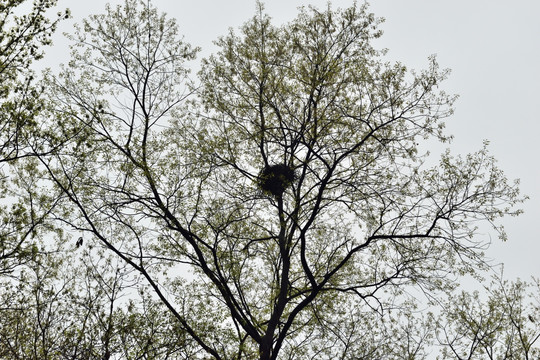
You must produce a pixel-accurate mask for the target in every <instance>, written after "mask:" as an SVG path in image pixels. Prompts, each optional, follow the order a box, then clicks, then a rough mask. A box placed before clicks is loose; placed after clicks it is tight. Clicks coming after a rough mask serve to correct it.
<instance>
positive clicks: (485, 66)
mask: <svg viewBox="0 0 540 360" xmlns="http://www.w3.org/2000/svg"><path fill="white" fill-rule="evenodd" d="M107 2H109V3H111V4H114V5H116V4H121V3H123V0H111V1H106V0H92V1H81V0H59V7H61V8H65V7H69V8H70V9H71V11H72V15H73V19H71V20H70V21H67V22H64V23H63V24H62V26H61V27H60V29H59V32H58V34H57V36H56V37H55V44H54V47H53V48H52V49H48V50H47V51H48V56H47V57H46V59H45V62H46V64H47V66H50V67H53V68H54V67H55V66H56V65H57V64H58V62H60V61H62V62H66V61H67V59H68V58H67V56H66V54H67V52H68V49H67V42H66V41H65V40H64V39H63V36H62V35H61V32H64V31H65V32H71V31H72V26H73V23H74V22H80V20H81V19H82V18H84V17H86V16H88V15H90V14H93V13H101V12H103V10H104V8H105V4H106V3H107ZM153 3H154V5H156V6H157V7H158V8H159V9H160V10H161V11H164V12H166V13H167V14H168V15H169V16H170V17H174V18H176V19H177V21H178V23H179V27H180V31H181V33H183V34H184V35H185V39H186V40H187V41H188V42H190V43H192V44H193V45H196V46H200V47H202V49H203V51H202V53H201V55H202V56H207V55H209V54H210V53H212V51H213V50H214V49H215V47H214V46H213V44H212V41H213V40H215V39H216V38H217V37H218V36H220V35H224V34H225V33H226V32H227V31H228V29H229V28H230V27H232V28H237V27H238V26H240V25H241V24H243V23H244V22H245V21H247V20H248V19H249V18H250V17H251V16H252V15H253V14H254V11H255V0H227V1H223V0H191V1H184V0H174V1H173V0H154V2H153ZM358 3H362V1H358ZM308 4H313V5H315V6H317V7H320V8H322V7H325V6H326V4H327V1H326V0H316V1H303V0H268V1H266V10H267V12H268V13H269V14H270V15H271V16H272V18H273V19H274V21H275V23H276V24H279V23H283V22H286V21H289V20H291V19H293V18H294V17H295V15H296V12H297V11H296V9H297V7H298V6H301V5H308ZM332 4H333V6H334V7H347V6H350V5H351V4H352V0H335V1H332ZM370 4H371V6H370V10H371V11H372V12H373V13H375V15H376V16H379V17H384V18H385V19H386V21H385V22H384V23H383V24H382V26H381V28H382V30H383V31H384V35H383V37H382V38H381V39H380V40H378V42H377V45H378V46H379V47H381V48H382V47H384V48H388V49H389V51H390V52H389V55H388V56H389V59H391V60H399V61H400V62H402V63H403V64H404V65H406V66H407V67H409V68H413V69H418V70H420V69H422V68H425V67H427V64H428V62H427V57H428V56H429V55H431V54H436V55H437V58H438V62H439V64H440V66H441V68H450V69H452V74H451V76H450V78H449V79H448V80H447V81H446V83H443V84H442V85H441V88H442V89H443V90H445V91H446V92H448V93H453V94H459V95H460V98H459V100H458V101H457V103H456V105H455V108H456V109H455V110H456V111H455V114H454V115H453V116H452V117H451V118H449V119H448V121H447V129H448V132H449V133H451V134H453V135H454V136H455V139H454V141H453V142H452V143H451V144H450V145H449V146H450V148H451V149H452V151H453V152H454V153H468V152H473V151H476V150H478V149H480V148H481V146H482V142H483V140H484V139H486V140H489V141H490V147H489V149H490V151H491V153H492V154H493V155H494V156H495V157H496V158H497V159H498V160H499V165H500V167H501V168H502V169H503V170H504V171H505V173H506V174H507V176H508V177H509V178H510V179H514V178H520V179H521V184H522V186H521V188H522V191H523V193H525V194H527V195H529V196H530V200H529V201H528V202H527V203H526V204H525V205H524V206H523V208H524V210H525V214H524V215H522V216H520V217H518V218H506V219H504V220H503V224H504V225H505V227H506V229H507V232H508V237H509V239H508V242H506V243H502V242H501V241H500V240H498V238H497V236H496V234H495V233H494V232H491V233H490V234H488V233H486V234H484V235H483V236H485V237H488V236H490V235H491V237H492V242H493V243H492V246H491V248H490V250H489V251H488V252H487V253H488V255H489V256H490V257H491V258H493V259H494V262H495V263H500V262H504V263H505V274H506V276H507V277H509V278H514V277H517V276H519V277H521V278H523V279H528V278H529V277H530V276H532V275H534V276H537V277H539V276H540V261H538V259H537V258H538V257H539V255H540V236H539V235H538V224H540V218H539V215H540V212H539V211H538V209H539V208H540V167H539V165H540V161H539V159H538V157H539V156H540V141H537V138H538V136H539V134H540V118H539V112H540V111H539V109H538V103H539V102H540V21H539V20H538V17H539V14H540V1H539V0H513V1H511V2H510V1H507V0H506V1H503V0H454V1H442V0H373V1H372V2H371V3H370Z"/></svg>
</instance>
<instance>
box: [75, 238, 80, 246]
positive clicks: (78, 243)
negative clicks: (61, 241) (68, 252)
mask: <svg viewBox="0 0 540 360" xmlns="http://www.w3.org/2000/svg"><path fill="white" fill-rule="evenodd" d="M75 245H77V247H80V246H82V236H81V237H80V238H79V240H77V242H76V243H75Z"/></svg>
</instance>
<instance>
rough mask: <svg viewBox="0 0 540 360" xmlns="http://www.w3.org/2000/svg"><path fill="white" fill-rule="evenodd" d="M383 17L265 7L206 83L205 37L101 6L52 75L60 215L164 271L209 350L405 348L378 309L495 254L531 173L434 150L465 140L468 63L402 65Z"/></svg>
mask: <svg viewBox="0 0 540 360" xmlns="http://www.w3.org/2000/svg"><path fill="white" fill-rule="evenodd" d="M380 21H381V20H380V19H377V18H375V17H374V15H372V14H369V13H368V12H367V7H366V6H358V5H356V4H355V5H353V6H351V7H350V8H347V9H343V10H339V9H338V10H334V9H332V8H331V6H328V8H327V9H324V10H318V9H315V8H313V7H307V8H302V9H300V12H299V15H298V17H297V18H296V19H295V20H293V21H292V22H290V23H288V24H285V25H282V26H274V25H272V23H271V20H270V18H269V17H268V16H267V15H265V13H264V9H263V6H262V5H261V4H258V7H257V13H256V15H255V16H254V17H253V18H252V19H251V20H250V21H248V22H247V23H246V24H245V25H244V26H242V28H241V29H240V34H238V35H237V34H235V33H234V32H231V33H229V34H228V35H226V36H224V37H222V38H220V39H219V40H218V41H217V45H218V46H219V48H220V50H219V51H218V52H217V53H216V54H215V55H213V56H211V57H209V58H208V59H205V60H203V62H202V69H201V71H200V73H199V81H200V85H199V86H196V87H194V86H193V84H192V83H191V82H190V80H189V78H188V70H187V67H186V64H185V62H186V61H188V60H191V59H193V58H194V56H195V53H196V50H197V49H193V48H191V47H190V46H189V45H188V44H186V43H185V42H184V41H182V39H180V38H179V36H178V30H177V27H176V24H175V23H174V21H172V20H167V19H166V17H165V16H164V15H159V14H158V12H157V10H156V9H155V8H154V7H152V5H151V4H150V3H149V2H144V1H137V0H126V2H125V4H124V6H122V7H121V6H119V7H116V8H112V7H107V9H106V12H105V14H103V15H94V16H91V17H90V18H89V20H88V21H85V22H84V24H83V26H82V27H81V28H79V30H78V32H77V33H76V34H75V36H74V37H73V40H74V45H75V49H76V50H77V49H78V51H75V52H74V55H73V58H72V61H71V62H70V63H69V65H68V66H67V67H65V68H64V70H63V71H62V72H61V73H60V75H59V76H53V75H52V74H51V75H49V80H48V81H49V82H48V86H50V87H51V89H52V91H51V99H50V100H51V102H52V105H51V112H50V115H49V117H50V118H54V119H55V122H54V123H50V127H51V130H50V133H55V134H65V136H60V137H59V140H58V142H59V143H61V144H62V146H61V147H60V146H56V147H55V146H52V148H51V149H49V151H48V153H47V154H46V155H43V156H40V161H41V166H42V168H43V169H45V172H46V174H47V177H48V179H49V180H50V181H51V183H52V184H53V185H51V186H53V189H55V191H61V192H62V196H61V198H60V200H59V201H61V204H62V206H59V207H57V208H55V209H54V211H53V214H52V216H53V217H55V218H56V219H58V221H61V222H62V223H63V224H66V225H67V226H70V227H71V228H72V229H74V230H76V231H78V232H83V233H85V234H87V236H86V237H88V238H91V240H89V241H91V242H92V243H94V242H98V243H99V244H101V245H102V246H104V247H106V248H107V249H108V250H109V251H111V252H112V253H114V254H115V255H116V256H118V258H119V259H121V260H122V261H124V262H125V263H126V264H128V265H129V266H131V267H132V268H133V269H134V270H135V271H137V272H138V273H140V274H141V276H142V277H143V278H144V279H146V281H147V284H148V286H149V288H150V289H152V290H153V293H154V296H155V298H156V299H157V300H159V301H160V302H161V303H162V304H164V306H166V308H167V309H168V311H169V312H170V314H172V316H174V318H175V319H176V321H177V324H178V327H179V328H180V329H182V331H183V332H185V334H186V336H188V337H189V338H191V339H192V340H193V341H194V342H195V343H196V346H197V348H198V351H196V352H194V353H192V354H191V355H190V356H191V357H190V358H192V359H194V358H201V359H203V358H204V359H206V358H209V357H210V358H214V359H246V358H247V359H261V360H267V359H278V358H288V359H309V358H324V359H326V358H332V357H339V358H343V359H348V358H358V357H359V355H358V354H359V351H367V350H368V347H367V346H364V344H365V345H368V344H369V343H368V342H367V341H366V339H369V338H373V339H379V340H380V341H381V345H380V347H379V348H378V349H374V350H373V351H371V352H370V351H367V352H366V353H365V357H364V358H366V359H367V358H370V357H371V358H373V356H381V357H384V356H389V355H388V354H391V353H392V351H394V353H397V351H398V350H397V349H398V347H396V346H401V345H399V344H398V345H395V344H394V342H393V339H389V338H387V337H386V338H385V337H384V336H383V335H384V331H386V330H384V328H383V327H377V326H376V325H380V322H378V321H377V320H375V322H374V323H370V322H368V321H371V320H369V319H373V318H372V317H371V316H372V315H374V314H377V313H379V314H381V316H385V314H387V313H388V311H390V309H395V308H396V307H398V308H399V307H400V306H404V307H405V306H407V305H406V303H407V292H406V291H405V290H407V289H410V288H415V289H420V290H421V291H423V292H425V293H426V294H428V295H429V296H436V294H437V293H438V292H439V291H448V290H450V289H452V288H453V286H454V285H455V279H456V277H458V276H460V275H463V274H466V273H471V274H474V273H475V272H476V271H478V269H481V268H485V267H486V264H485V262H484V260H483V257H482V253H481V250H482V248H483V247H484V245H486V244H483V243H480V242H479V241H478V240H476V239H475V237H474V234H475V230H476V227H475V226H476V224H477V222H479V221H487V222H489V223H491V224H494V228H495V229H496V230H497V231H498V232H499V234H500V236H501V238H503V239H504V238H505V234H504V230H503V229H502V227H499V225H495V224H496V221H497V219H498V218H500V217H502V216H504V215H508V214H510V215H515V214H518V213H519V211H518V210H516V209H515V206H516V205H517V204H518V203H519V202H520V201H521V200H522V197H521V196H520V195H519V191H518V187H517V183H509V182H508V181H507V180H506V178H505V176H504V174H503V173H502V171H500V170H499V169H498V168H497V167H496V166H495V160H494V159H493V158H492V157H490V156H489V154H488V151H487V149H486V147H484V148H483V149H481V150H480V151H479V152H477V153H474V154H471V155H468V156H466V157H465V158H461V157H453V156H451V155H450V153H449V152H445V153H443V154H442V156H441V160H440V163H439V164H438V166H435V167H433V168H428V167H426V166H425V165H424V163H425V161H424V160H425V159H426V157H427V154H421V153H420V152H419V150H418V144H419V141H421V140H426V139H430V138H431V139H436V140H439V141H442V142H446V141H448V140H449V139H450V137H449V136H447V135H445V134H444V131H443V130H444V119H445V118H446V117H447V116H449V115H450V114H451V112H452V110H451V105H452V103H453V100H454V97H452V96H448V95H446V94H444V92H440V91H439V90H438V86H439V84H440V83H441V82H442V81H443V80H444V79H445V77H446V76H447V74H448V71H445V70H440V69H439V67H438V65H437V62H436V60H435V59H434V58H430V60H429V68H428V69H427V70H425V71H422V72H420V73H415V72H410V71H408V70H407V69H406V67H405V66H403V65H402V64H399V63H398V64H388V63H386V62H384V52H383V51H378V50H376V49H374V48H373V47H372V46H371V45H370V42H371V41H372V40H373V39H374V38H377V37H379V36H380V35H381V32H380V31H378V30H377V26H378V24H379V23H380ZM190 94H191V95H192V96H190V97H189V98H188V96H189V95H190ZM186 99H187V101H186ZM65 138H68V139H70V141H69V142H66V141H65V140H64V139H65ZM53 145H54V144H53ZM51 193H54V191H52V192H51ZM49 201H52V199H50V200H49ZM85 243H86V240H85ZM364 320H365V321H366V329H364V331H362V330H363V329H361V328H359V325H358V324H359V323H362V321H364ZM411 323H413V322H411ZM368 325H374V326H368ZM402 330H404V331H405V333H406V334H409V335H410V336H412V337H415V338H416V339H417V340H418V341H417V343H418V344H422V343H423V342H424V341H425V339H426V334H422V333H419V334H416V333H414V332H411V331H409V330H407V329H406V328H404V329H402ZM407 331H408V332H407ZM366 332H367V333H366ZM366 334H367V335H366ZM410 338H411V337H409V338H404V339H405V340H407V339H410ZM375 343H376V342H373V343H372V344H375ZM400 344H401V343H400ZM403 344H406V341H404V343H403ZM383 345H384V346H386V347H387V348H388V349H389V350H387V352H386V353H385V354H386V355H384V354H382V355H381V354H379V353H377V352H376V351H382V350H380V349H382V348H383ZM410 346H411V344H409V347H408V348H407V351H408V353H409V354H410V356H412V357H414V356H419V355H420V352H419V351H418V349H415V348H413V347H410ZM415 354H416V355H415Z"/></svg>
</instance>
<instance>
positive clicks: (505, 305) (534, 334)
mask: <svg viewBox="0 0 540 360" xmlns="http://www.w3.org/2000/svg"><path fill="white" fill-rule="evenodd" d="M539 285H540V283H539V282H538V279H535V280H534V282H533V283H527V282H525V281H522V280H517V281H513V282H510V281H507V280H503V279H502V276H497V277H495V278H494V279H493V280H492V282H491V284H490V285H489V286H486V287H485V291H484V294H485V296H481V294H479V293H478V291H475V292H473V293H469V292H465V291H463V292H461V293H460V294H456V295H454V296H452V297H450V298H448V301H446V302H445V306H443V311H442V314H441V315H442V316H440V319H441V320H440V321H436V322H438V324H437V326H436V328H437V332H438V334H437V337H438V342H439V344H440V345H442V355H443V358H444V359H446V358H450V357H452V358H456V359H493V360H494V359H516V358H517V359H535V358H538V355H540V348H539V347H538V346H537V343H538V340H539V339H540V324H539V323H538V321H537V319H538V318H539V317H540V312H539V310H540V286H539ZM531 287H533V289H534V290H535V293H530V292H529V289H530V288H531ZM486 296H487V298H486ZM529 301H531V303H530V304H528V303H527V302H529ZM535 344H536V346H535Z"/></svg>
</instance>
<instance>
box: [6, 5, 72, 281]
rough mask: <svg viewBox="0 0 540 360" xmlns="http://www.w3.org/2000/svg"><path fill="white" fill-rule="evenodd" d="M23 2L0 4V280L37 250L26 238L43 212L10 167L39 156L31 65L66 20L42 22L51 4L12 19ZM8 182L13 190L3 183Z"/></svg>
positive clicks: (38, 102)
mask: <svg viewBox="0 0 540 360" xmlns="http://www.w3.org/2000/svg"><path fill="white" fill-rule="evenodd" d="M26 3H27V1H25V0H6V1H2V3H0V14H1V15H0V196H1V199H2V202H3V203H4V204H6V203H7V204H12V206H11V207H10V206H1V207H0V275H2V274H7V273H11V272H13V271H14V269H15V267H16V266H17V265H20V264H21V263H24V262H26V261H27V259H28V258H31V256H32V254H34V253H35V252H36V251H37V249H38V248H37V247H36V246H35V244H32V243H31V242H30V241H29V239H30V238H31V237H33V236H34V235H35V233H36V231H37V227H38V225H39V224H40V223H41V222H42V220H43V219H44V217H45V215H46V214H47V209H46V208H43V209H42V206H43V205H44V204H41V205H40V204H38V202H39V201H36V200H37V199H35V198H34V199H33V198H32V192H27V190H28V189H29V188H33V187H34V186H35V184H31V183H32V180H29V179H21V178H19V177H18V170H17V169H15V168H13V166H14V163H15V162H16V161H17V160H18V159H21V158H25V157H29V156H32V155H33V154H35V153H36V152H39V151H41V150H40V149H41V148H42V146H41V144H42V143H43V142H44V141H46V138H45V137H43V136H40V135H39V132H40V126H39V123H38V122H36V118H37V115H38V113H39V112H40V111H41V110H42V108H43V107H44V101H43V99H42V97H41V95H42V93H43V92H44V89H42V88H41V89H40V88H39V87H36V86H35V84H34V83H35V82H34V81H33V79H34V73H33V71H32V69H31V65H32V63H33V62H34V61H36V60H39V59H41V58H42V56H43V50H42V47H44V46H46V45H50V44H51V36H52V33H53V32H54V30H55V28H56V26H57V24H58V22H59V21H60V20H62V19H64V18H67V17H69V11H68V10H66V11H65V12H63V13H58V17H57V18H56V19H54V20H50V19H49V18H47V17H46V12H47V11H48V10H49V9H51V8H52V7H54V6H55V5H56V0H39V1H34V2H33V5H32V7H31V10H30V11H29V12H28V13H26V14H23V15H17V14H18V13H19V14H20V13H21V11H22V10H21V8H22V7H23V6H24V5H26ZM10 178H12V179H14V182H15V184H14V185H15V186H11V185H13V183H12V182H8V181H7V180H8V179H10ZM22 199H25V200H22ZM26 200H28V201H26ZM30 209H31V210H30Z"/></svg>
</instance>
